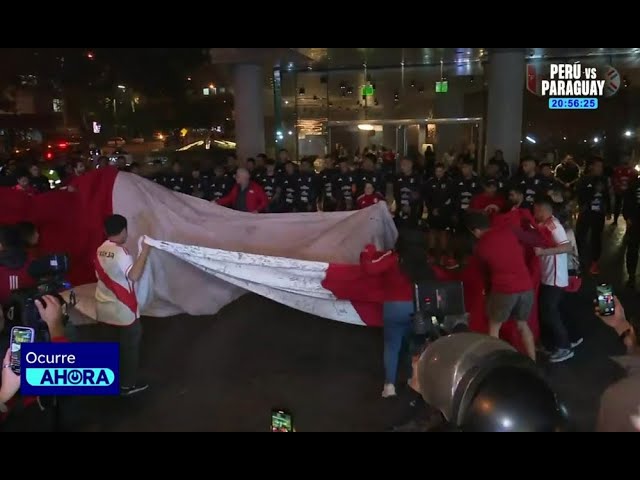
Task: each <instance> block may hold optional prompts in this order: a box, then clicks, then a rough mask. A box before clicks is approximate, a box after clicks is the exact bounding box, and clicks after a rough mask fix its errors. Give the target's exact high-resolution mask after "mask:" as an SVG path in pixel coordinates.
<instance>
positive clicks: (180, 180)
mask: <svg viewBox="0 0 640 480" xmlns="http://www.w3.org/2000/svg"><path fill="white" fill-rule="evenodd" d="M165 187H167V188H168V189H170V190H173V191H174V192H180V193H189V182H188V181H187V179H186V178H185V176H184V174H183V173H182V165H181V164H180V162H178V161H177V160H176V161H174V162H173V164H172V165H171V172H170V173H169V174H168V175H167V182H166V184H165Z"/></svg>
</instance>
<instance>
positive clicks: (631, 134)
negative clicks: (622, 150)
mask: <svg viewBox="0 0 640 480" xmlns="http://www.w3.org/2000/svg"><path fill="white" fill-rule="evenodd" d="M624 136H625V137H627V138H631V137H632V136H633V132H632V131H631V130H627V131H626V132H624Z"/></svg>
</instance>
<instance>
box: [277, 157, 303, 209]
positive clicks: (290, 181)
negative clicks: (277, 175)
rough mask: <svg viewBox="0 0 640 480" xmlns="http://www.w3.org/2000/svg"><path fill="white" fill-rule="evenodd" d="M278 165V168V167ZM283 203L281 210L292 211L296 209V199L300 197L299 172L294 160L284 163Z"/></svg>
mask: <svg viewBox="0 0 640 480" xmlns="http://www.w3.org/2000/svg"><path fill="white" fill-rule="evenodd" d="M277 168H278V167H277V165H276V169H277ZM281 186H282V204H281V211H282V212H284V213H291V212H295V211H296V206H297V205H296V201H297V199H298V173H297V172H296V166H295V164H294V163H293V162H287V163H285V164H284V175H282V181H281Z"/></svg>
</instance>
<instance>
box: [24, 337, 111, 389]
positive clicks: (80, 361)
mask: <svg viewBox="0 0 640 480" xmlns="http://www.w3.org/2000/svg"><path fill="white" fill-rule="evenodd" d="M21 353H22V358H21V359H20V375H21V377H22V383H21V387H20V390H21V392H22V394H23V395H27V396H52V395H61V396H107V395H119V394H120V345H118V344H117V343H25V344H23V345H22V352H21Z"/></svg>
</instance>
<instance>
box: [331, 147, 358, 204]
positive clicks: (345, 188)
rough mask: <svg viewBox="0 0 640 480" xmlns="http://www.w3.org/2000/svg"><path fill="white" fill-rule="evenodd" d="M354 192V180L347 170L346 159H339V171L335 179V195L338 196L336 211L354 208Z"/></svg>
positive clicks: (350, 172) (348, 169) (349, 170)
mask: <svg viewBox="0 0 640 480" xmlns="http://www.w3.org/2000/svg"><path fill="white" fill-rule="evenodd" d="M354 190H355V179H354V178H353V172H352V171H351V169H350V168H349V161H348V160H347V159H346V158H341V159H340V170H339V172H338V174H337V175H336V177H335V193H336V195H337V196H338V199H337V200H338V208H337V210H340V211H345V210H346V211H348V210H353V209H354V208H355V201H354V198H353V191H354Z"/></svg>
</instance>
